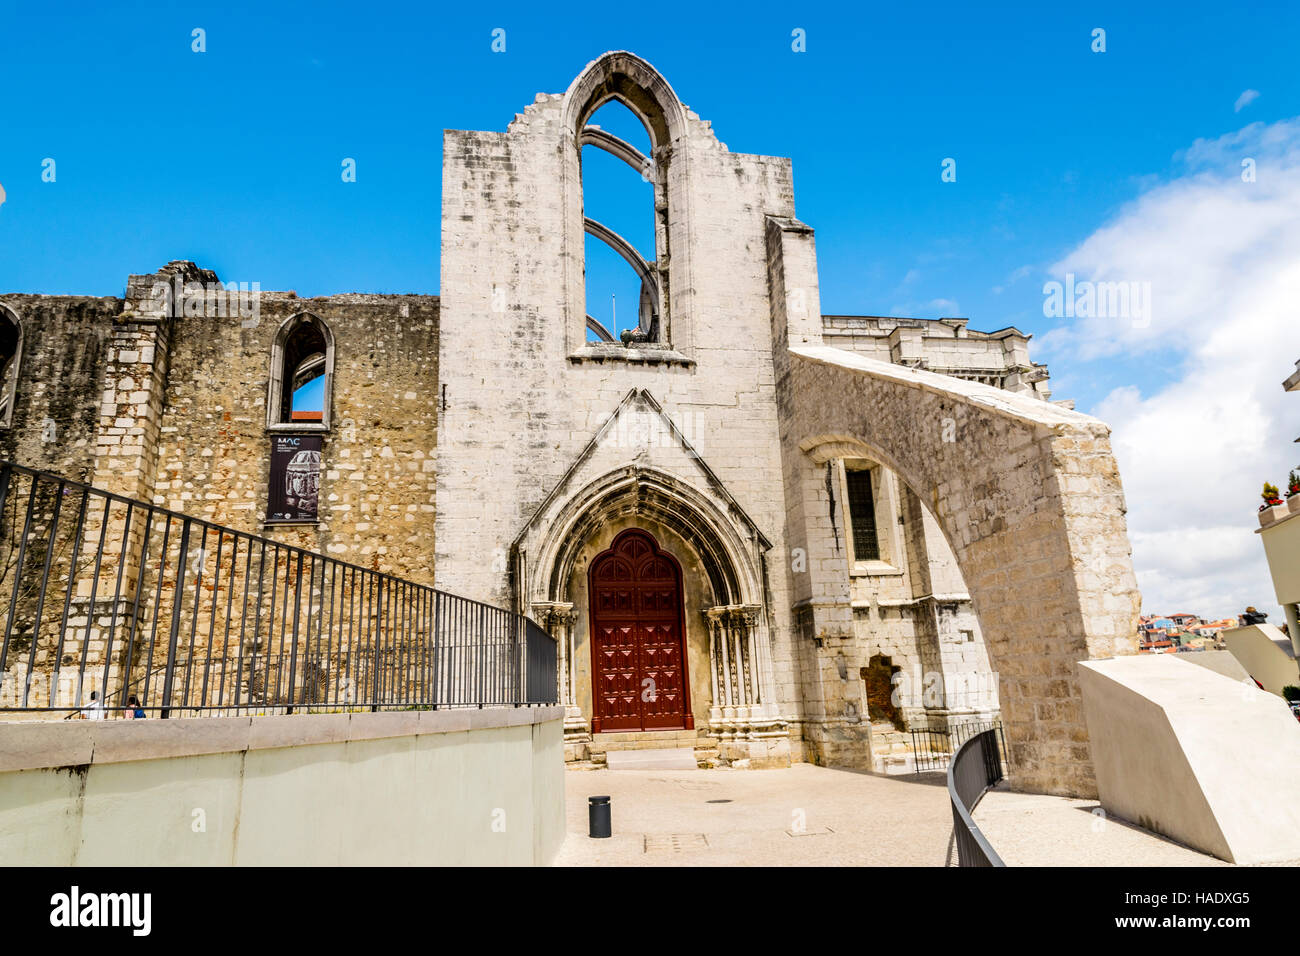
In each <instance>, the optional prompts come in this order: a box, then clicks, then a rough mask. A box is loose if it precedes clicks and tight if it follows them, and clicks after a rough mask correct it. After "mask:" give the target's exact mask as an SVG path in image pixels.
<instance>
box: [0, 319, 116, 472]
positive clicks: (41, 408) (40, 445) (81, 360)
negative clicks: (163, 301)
mask: <svg viewBox="0 0 1300 956" xmlns="http://www.w3.org/2000/svg"><path fill="white" fill-rule="evenodd" d="M0 303H3V304H4V305H6V306H8V307H9V308H10V309H12V310H13V312H14V314H16V315H17V316H18V318H19V320H20V321H21V322H22V328H23V353H22V365H21V368H20V369H19V379H18V388H17V391H16V393H15V408H14V414H13V418H12V421H11V423H10V426H9V427H8V428H0V458H3V459H6V460H9V461H13V462H15V463H17V464H20V465H26V466H27V467H29V468H38V469H41V470H45V471H51V472H54V473H55V474H58V475H62V476H64V477H66V478H70V479H72V480H74V481H89V480H91V478H92V476H93V473H94V461H95V447H96V433H97V425H98V423H99V412H100V399H101V396H102V393H103V392H104V389H105V377H106V364H107V354H108V346H109V342H110V339H111V337H112V334H113V319H114V316H115V315H117V313H118V312H119V311H121V308H122V300H121V299H115V298H107V297H105V298H92V297H90V296H62V295H60V296H55V295H23V294H10V295H0Z"/></svg>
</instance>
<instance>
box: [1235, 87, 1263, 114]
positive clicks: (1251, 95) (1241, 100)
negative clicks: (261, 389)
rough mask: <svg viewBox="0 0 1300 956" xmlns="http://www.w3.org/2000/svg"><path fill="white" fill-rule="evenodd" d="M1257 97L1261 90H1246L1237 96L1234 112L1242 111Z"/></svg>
mask: <svg viewBox="0 0 1300 956" xmlns="http://www.w3.org/2000/svg"><path fill="white" fill-rule="evenodd" d="M1257 99H1259V90H1246V91H1245V92H1244V93H1242V94H1241V95H1240V96H1239V97H1237V102H1235V103H1233V104H1232V111H1233V112H1234V113H1240V112H1241V111H1242V110H1244V109H1245V108H1246V107H1247V106H1249V105H1250V104H1251V103H1253V102H1255V100H1257Z"/></svg>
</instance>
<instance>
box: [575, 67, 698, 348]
mask: <svg viewBox="0 0 1300 956" xmlns="http://www.w3.org/2000/svg"><path fill="white" fill-rule="evenodd" d="M611 103H618V104H619V105H621V106H623V107H626V109H627V110H628V111H630V112H631V114H632V115H633V116H634V117H635V118H636V120H637V121H639V122H640V124H641V126H642V127H643V128H644V130H645V133H646V136H647V137H648V139H649V152H648V154H647V153H643V152H642V151H641V150H639V149H637V148H636V147H635V146H634V145H632V144H631V143H630V142H628V140H627V139H625V138H623V137H619V136H617V135H615V134H613V133H610V132H608V131H606V130H602V129H600V128H599V127H598V126H595V125H589V124H590V121H591V120H592V118H593V116H594V114H595V113H596V112H597V111H598V110H600V109H601V108H602V107H605V106H607V105H608V104H611ZM562 115H563V124H564V128H565V129H566V131H567V134H568V136H569V141H570V144H571V149H570V155H571V157H572V160H571V163H572V165H571V167H570V168H571V170H572V175H571V176H569V177H566V183H572V184H573V187H574V188H573V193H571V194H570V199H569V203H568V205H569V208H570V209H574V210H575V211H576V212H577V213H578V215H577V216H576V217H574V218H573V219H572V220H571V221H570V222H569V223H568V225H567V227H566V238H567V240H568V245H569V248H570V249H571V250H572V251H573V256H574V259H575V260H576V266H577V268H575V269H574V271H573V272H572V273H570V275H571V277H572V279H571V283H572V284H571V287H570V288H571V292H570V302H572V303H573V305H574V306H575V308H574V310H573V311H574V312H575V315H574V316H573V321H574V322H575V323H579V321H580V325H575V327H574V334H575V336H577V341H582V342H587V343H594V344H596V345H598V346H599V345H602V344H604V345H608V344H609V343H612V342H613V341H614V340H615V339H616V338H619V339H621V340H622V343H623V345H625V346H628V347H633V346H635V347H643V346H652V347H654V346H657V347H661V348H662V347H667V346H673V347H675V345H674V342H675V341H676V342H679V343H680V342H684V341H685V335H684V334H683V335H675V330H674V327H673V323H672V321H671V316H672V314H674V313H680V314H683V315H684V313H683V312H682V310H681V309H675V308H673V305H672V300H673V288H674V283H673V282H672V281H671V280H672V277H673V276H674V275H678V276H683V277H684V276H685V275H687V274H688V272H686V271H683V267H684V266H685V263H684V262H681V263H677V262H674V259H673V255H672V251H673V250H674V249H685V248H687V243H686V238H687V237H686V232H685V230H686V224H687V222H688V217H687V216H686V215H685V209H684V208H678V207H682V206H684V204H685V203H686V202H687V193H686V191H685V190H683V189H680V188H672V183H673V182H675V181H676V180H677V178H678V177H680V176H681V175H683V174H684V170H685V157H684V155H682V156H681V157H680V158H679V157H678V155H677V154H678V152H683V153H684V150H679V149H676V148H675V147H677V146H679V145H680V144H681V142H682V140H683V138H684V137H685V135H686V111H685V109H684V107H683V106H682V104H681V101H680V100H678V98H677V94H676V93H674V92H673V90H672V87H671V86H669V84H668V82H667V80H665V79H664V78H663V77H662V76H661V75H660V74H659V72H658V71H657V70H655V69H654V67H652V66H650V64H648V63H646V62H645V61H644V60H642V59H641V58H640V57H637V56H635V55H633V54H631V53H627V52H626V51H615V52H611V53H606V54H605V55H603V56H601V57H600V58H599V59H597V60H595V61H593V62H592V63H589V64H588V65H587V67H586V69H584V70H583V72H582V73H581V74H579V76H578V77H577V78H575V79H574V81H573V83H572V84H570V86H569V89H568V91H567V92H566V93H565V94H564V106H563V113H562ZM588 146H590V147H595V148H597V149H599V150H602V151H604V152H606V153H609V154H610V155H612V156H614V157H616V158H618V159H620V160H622V161H623V162H624V163H626V164H627V165H629V166H631V167H632V168H633V169H634V170H636V172H637V173H638V174H639V175H640V177H641V178H642V179H643V180H644V181H645V182H648V183H649V184H650V185H651V187H652V196H653V203H652V213H653V222H654V230H653V249H648V250H647V252H648V253H649V254H650V256H653V258H646V257H645V256H643V255H641V253H639V252H637V251H636V248H635V247H636V243H635V242H631V241H629V237H626V236H623V235H620V234H619V232H618V231H616V230H615V229H613V228H611V226H610V224H608V223H605V222H602V221H599V220H597V219H595V218H593V217H590V216H588V215H587V210H586V207H585V204H584V189H585V178H584V177H585V171H584V164H583V159H582V156H583V148H584V147H588ZM575 200H576V201H575ZM585 236H591V237H592V238H593V239H596V240H599V241H601V242H603V243H605V245H606V246H608V247H609V248H610V249H612V250H614V251H615V252H616V253H617V254H618V255H619V256H621V257H622V258H623V259H624V260H625V261H626V262H627V263H628V265H629V266H630V267H631V268H632V269H633V270H634V271H635V272H636V273H637V275H638V277H639V278H640V289H639V294H638V295H637V297H636V298H637V301H636V305H635V307H634V310H635V313H636V316H637V322H636V324H635V325H633V326H630V327H628V328H624V329H622V330H621V332H620V329H619V328H617V327H615V328H609V327H607V326H606V324H605V323H603V322H601V321H600V319H599V318H598V317H597V313H600V312H601V309H595V308H593V303H591V302H590V300H589V297H588V296H587V293H586V282H587V255H586V244H585V240H584V237H585ZM579 248H581V249H582V251H581V252H579V251H578V250H579ZM678 284H679V285H681V286H682V287H683V288H685V287H686V286H687V285H688V284H687V283H684V282H681V283H678ZM578 302H581V303H582V306H581V315H580V316H578V315H577V314H576V312H577V309H576V306H577V304H578ZM602 308H603V303H602ZM631 311H632V310H629V312H625V313H624V314H629V313H630V312H631ZM681 331H682V332H683V333H684V332H685V328H684V326H683V327H682V328H681Z"/></svg>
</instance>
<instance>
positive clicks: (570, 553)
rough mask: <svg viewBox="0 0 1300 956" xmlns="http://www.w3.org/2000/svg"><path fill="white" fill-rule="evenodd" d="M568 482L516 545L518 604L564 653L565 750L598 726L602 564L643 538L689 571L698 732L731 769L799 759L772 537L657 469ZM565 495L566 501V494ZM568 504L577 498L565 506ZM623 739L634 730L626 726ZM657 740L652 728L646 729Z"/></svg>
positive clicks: (689, 647)
mask: <svg viewBox="0 0 1300 956" xmlns="http://www.w3.org/2000/svg"><path fill="white" fill-rule="evenodd" d="M569 491H570V489H569V487H568V485H567V484H565V483H561V485H560V486H558V487H557V488H556V489H555V491H554V493H553V494H552V495H551V496H550V497H548V499H547V500H546V501H545V502H543V504H542V506H541V508H540V509H539V510H538V512H537V514H536V515H535V517H534V520H533V521H530V522H529V524H528V525H527V527H526V528H525V529H524V532H523V534H521V535H520V537H519V539H518V540H517V541H516V544H515V546H514V549H513V550H514V562H515V566H514V571H513V575H514V577H515V580H516V581H517V582H519V585H520V598H521V601H520V604H521V607H523V608H524V609H525V610H526V611H527V613H530V614H531V615H532V616H533V617H534V619H536V620H537V621H539V622H540V623H542V625H543V626H544V627H546V628H547V629H548V630H549V631H550V633H551V634H552V635H553V636H554V637H555V638H556V640H557V642H558V644H559V668H560V676H559V685H560V694H561V701H562V703H563V704H564V706H565V707H566V713H567V717H566V723H565V730H566V746H567V747H568V748H569V750H570V751H571V753H570V755H571V756H573V755H574V754H575V753H576V754H577V755H578V756H580V755H581V751H582V749H583V748H584V747H585V746H586V744H588V743H590V741H591V735H592V734H593V733H602V732H605V731H607V730H608V729H610V728H608V727H604V726H601V722H597V723H596V725H595V726H593V717H595V716H598V715H599V712H600V708H599V707H598V706H597V702H596V700H595V687H594V683H595V682H596V681H597V680H598V675H597V674H595V673H593V670H594V664H593V665H592V666H591V667H588V662H590V661H592V659H593V651H599V647H595V648H593V646H592V644H593V641H594V640H595V639H596V637H597V635H595V633H594V630H593V616H594V613H595V612H594V610H593V608H594V603H595V598H594V596H593V595H591V594H590V593H589V592H588V591H587V587H588V586H589V581H590V580H591V579H590V577H589V574H588V571H589V569H590V570H592V571H594V568H592V564H593V562H595V561H599V560H600V559H601V557H602V556H603V555H604V554H605V553H606V552H607V551H608V550H611V549H613V548H614V547H615V546H616V543H617V542H618V541H620V540H623V537H624V536H627V535H631V534H636V535H642V536H646V537H651V536H652V537H653V538H654V539H655V540H656V543H657V545H662V547H663V549H664V551H665V552H666V553H667V554H669V555H671V556H672V557H673V559H674V560H675V561H677V562H678V563H679V564H680V565H681V567H682V571H683V575H682V577H683V580H682V593H683V597H684V601H683V604H684V614H683V627H684V631H685V634H684V663H685V667H684V670H685V672H686V675H687V677H688V679H689V687H688V688H684V691H685V692H686V694H687V696H688V698H689V700H690V703H691V705H692V709H691V713H690V714H688V715H686V716H691V715H693V716H694V722H693V723H692V722H691V721H683V723H684V725H685V727H686V728H690V727H692V726H694V727H695V728H697V729H698V730H700V731H701V732H703V733H705V734H706V735H707V737H708V738H709V739H710V740H716V742H717V747H718V750H719V752H720V755H721V756H722V757H723V758H724V759H728V760H749V761H750V762H751V763H750V765H751V766H773V765H776V766H783V765H788V764H789V761H790V748H789V738H788V730H787V727H786V721H785V720H784V718H783V717H782V715H781V711H780V708H779V705H778V701H777V695H776V687H775V678H774V673H773V666H772V655H771V627H772V625H771V615H770V612H769V610H768V608H767V607H766V605H765V601H764V595H765V593H766V589H765V588H764V586H763V579H764V575H765V574H766V571H765V565H764V558H763V553H764V551H765V550H767V548H768V547H769V544H768V543H767V541H766V539H765V538H764V537H763V536H762V534H761V533H760V532H758V530H757V528H756V527H755V526H754V525H753V524H752V522H750V521H749V520H748V518H747V516H746V515H745V514H744V511H743V510H742V509H740V507H739V505H737V504H736V503H735V502H734V501H728V500H727V499H726V497H725V494H724V493H723V492H721V490H720V489H717V488H710V489H709V490H707V491H705V490H701V489H700V488H697V487H695V486H693V485H691V484H689V483H687V482H685V481H683V480H682V479H680V478H678V477H675V476H673V475H670V474H668V473H666V472H663V471H659V470H657V469H654V468H647V467H642V466H628V467H624V468H619V469H616V470H615V471H613V472H609V473H607V474H605V475H602V476H601V477H599V478H597V479H595V480H594V481H591V482H589V483H588V484H586V485H585V486H583V487H581V488H579V489H577V490H574V491H572V492H571V493H569ZM562 492H563V494H562ZM566 495H567V496H566ZM614 729H616V730H626V729H630V728H624V727H616V728H614ZM644 729H646V730H653V729H654V728H653V727H646V728H644Z"/></svg>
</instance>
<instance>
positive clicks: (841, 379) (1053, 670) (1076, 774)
mask: <svg viewBox="0 0 1300 956" xmlns="http://www.w3.org/2000/svg"><path fill="white" fill-rule="evenodd" d="M778 361H779V366H778V368H779V375H780V376H781V378H782V380H783V385H782V387H783V388H785V389H788V390H790V391H792V392H794V393H797V394H814V393H816V394H820V395H823V396H825V401H823V402H820V403H817V404H816V405H812V404H810V403H804V404H803V405H797V406H796V407H795V408H794V410H793V411H794V414H793V415H792V421H791V422H790V423H789V434H790V435H791V438H792V439H793V440H792V442H791V443H789V444H787V446H786V452H785V461H786V469H787V487H788V488H793V489H800V490H798V491H796V492H794V494H796V495H797V498H796V499H795V501H796V503H798V502H800V501H802V502H803V503H804V504H803V505H801V507H803V508H804V509H805V511H806V503H807V502H809V501H812V500H813V499H814V498H815V495H816V491H815V488H816V480H817V478H818V477H820V476H819V475H818V474H816V470H817V466H816V465H815V464H814V461H813V456H812V455H811V454H809V453H810V452H811V451H813V450H814V449H815V450H817V454H818V455H853V454H857V455H862V456H865V457H869V458H872V459H874V460H876V461H879V462H881V463H882V464H884V465H885V466H887V467H888V468H890V469H891V470H892V471H893V472H894V473H895V474H897V475H898V476H899V478H900V479H901V480H902V481H903V482H904V483H905V484H906V485H908V486H909V487H910V488H911V489H912V490H913V491H914V493H915V494H916V495H917V497H918V499H919V500H920V501H921V502H923V503H924V504H925V505H926V506H927V507H928V508H929V510H930V511H931V513H932V514H933V515H934V517H935V519H936V520H937V522H938V526H939V528H940V529H941V530H942V532H943V535H944V537H945V538H946V540H947V542H948V544H949V547H950V548H951V550H952V552H953V555H954V557H955V559H956V562H957V566H958V568H959V569H960V571H961V575H962V577H963V579H964V580H965V582H966V586H967V589H968V591H969V594H970V597H971V602H972V605H973V608H974V611H975V613H976V614H977V615H978V619H979V622H980V627H981V630H982V631H983V634H984V639H985V646H986V648H987V651H988V655H989V661H990V664H991V666H992V668H993V670H994V671H995V672H996V673H997V674H998V677H999V688H998V689H999V694H998V697H999V706H1000V710H1001V714H1002V719H1003V723H1004V726H1005V730H1006V737H1007V742H1008V746H1009V750H1010V754H1009V756H1010V761H1009V763H1010V768H1009V770H1010V778H1011V782H1012V785H1013V786H1014V787H1016V788H1018V789H1025V790H1034V791H1039V792H1044V793H1067V794H1076V795H1091V794H1095V792H1096V789H1095V788H1096V781H1095V777H1094V776H1093V769H1092V757H1091V752H1090V750H1089V746H1088V736H1087V727H1086V725H1085V723H1084V720H1083V712H1082V704H1081V699H1080V691H1079V676H1078V668H1077V665H1078V663H1079V662H1080V661H1083V660H1088V659H1091V658H1097V657H1110V656H1113V655H1115V654H1125V653H1133V651H1134V650H1135V643H1136V642H1135V638H1134V637H1133V635H1134V633H1135V625H1136V617H1137V611H1138V606H1139V602H1140V596H1139V594H1138V592H1137V587H1136V581H1135V579H1134V576H1133V570H1132V559H1131V553H1130V547H1129V543H1128V537H1127V534H1126V533H1125V527H1124V517H1123V515H1124V510H1125V509H1124V501H1123V492H1122V489H1121V487H1120V483H1119V473H1118V469H1117V468H1116V466H1115V462H1114V458H1113V456H1112V455H1111V453H1110V445H1109V440H1108V434H1109V429H1107V428H1106V426H1105V425H1104V424H1103V423H1101V422H1099V421H1097V420H1096V419H1093V418H1090V417H1089V416H1087V415H1083V414H1080V413H1078V412H1075V411H1073V410H1070V409H1067V408H1063V407H1060V406H1057V405H1053V404H1051V403H1049V402H1046V401H1043V400H1042V399H1040V398H1038V397H1031V396H1027V395H1020V394H1015V393H1009V392H1006V391H1003V390H1001V389H997V388H993V387H991V386H986V385H980V384H975V383H969V382H963V381H956V380H953V379H950V378H946V377H945V376H942V375H938V374H934V373H930V372H925V371H921V370H917V369H905V368H900V367H898V366H894V365H890V364H888V363H883V362H878V361H874V360H871V359H867V358H865V357H863V356H858V355H854V354H852V353H848V352H844V351H841V350H839V349H833V348H827V347H825V346H821V345H798V346H792V347H790V348H789V349H788V351H786V352H785V353H783V354H781V355H780V356H779V357H778ZM788 494H790V492H789V491H788ZM800 518H802V519H803V520H804V525H803V526H800V525H799V523H798V521H799V519H800ZM791 520H792V521H793V522H794V524H793V526H792V527H791V530H790V532H789V533H790V535H791V538H792V540H798V538H800V537H808V536H810V534H811V529H810V526H809V525H808V524H807V522H808V520H809V515H808V514H807V513H803V514H792V516H791ZM824 584H825V586H833V582H830V581H826V582H824ZM814 626H815V628H827V627H829V628H836V627H841V626H845V625H843V624H842V622H840V621H837V620H836V619H835V616H834V613H833V612H830V613H827V614H823V615H822V617H821V619H820V620H817V621H815V624H814Z"/></svg>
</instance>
